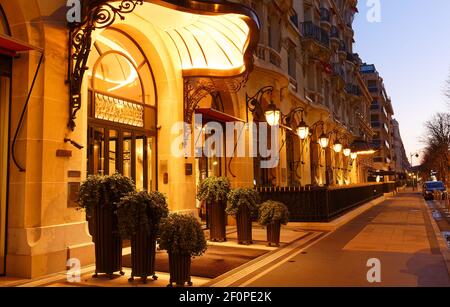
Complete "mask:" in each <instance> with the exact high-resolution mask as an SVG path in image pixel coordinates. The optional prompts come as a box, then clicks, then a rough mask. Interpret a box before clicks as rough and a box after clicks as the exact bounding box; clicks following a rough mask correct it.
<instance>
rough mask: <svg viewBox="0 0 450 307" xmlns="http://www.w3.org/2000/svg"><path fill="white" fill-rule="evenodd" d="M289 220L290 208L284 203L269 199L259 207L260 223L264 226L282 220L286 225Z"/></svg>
mask: <svg viewBox="0 0 450 307" xmlns="http://www.w3.org/2000/svg"><path fill="white" fill-rule="evenodd" d="M288 221H289V210H288V208H287V207H286V205H284V204H283V203H280V202H278V201H273V200H268V201H266V202H264V203H263V204H261V206H260V207H259V223H260V224H261V225H263V226H267V225H269V224H273V223H277V222H280V224H282V225H286V224H287V223H288Z"/></svg>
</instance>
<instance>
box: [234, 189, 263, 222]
mask: <svg viewBox="0 0 450 307" xmlns="http://www.w3.org/2000/svg"><path fill="white" fill-rule="evenodd" d="M227 199H228V205H227V209H226V212H227V213H228V214H230V215H233V216H236V215H237V214H238V212H239V208H240V207H241V206H247V208H248V209H249V211H250V214H251V215H252V216H255V215H256V214H257V213H258V204H259V194H258V192H256V191H255V190H254V189H248V188H237V189H233V190H231V191H230V192H229V193H228V195H227Z"/></svg>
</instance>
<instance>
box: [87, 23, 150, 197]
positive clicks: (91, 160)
mask: <svg viewBox="0 0 450 307" xmlns="http://www.w3.org/2000/svg"><path fill="white" fill-rule="evenodd" d="M90 67H92V70H90V71H89V73H88V75H89V82H88V84H89V89H88V95H89V97H88V149H87V172H88V174H89V175H112V174H114V173H116V172H118V173H121V174H123V175H125V176H127V177H129V178H131V179H133V181H134V182H135V183H136V187H137V189H138V190H147V191H151V190H155V189H156V188H157V186H156V185H157V180H156V104H157V97H156V96H157V95H156V90H155V82H154V78H153V73H152V70H151V67H150V64H149V62H148V60H147V58H146V57H145V55H144V53H143V51H142V50H141V48H140V47H139V45H138V44H137V43H136V41H135V40H134V39H133V38H132V37H130V36H129V35H128V34H126V33H125V32H124V31H122V30H119V29H116V28H114V27H110V28H108V29H106V30H104V31H103V32H102V33H100V34H99V35H98V36H97V38H96V41H95V43H94V44H93V48H92V53H91V57H90Z"/></svg>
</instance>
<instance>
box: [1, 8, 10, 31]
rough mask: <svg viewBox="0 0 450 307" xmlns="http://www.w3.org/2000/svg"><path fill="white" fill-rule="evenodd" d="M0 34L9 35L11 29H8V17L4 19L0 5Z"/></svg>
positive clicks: (3, 12) (4, 15)
mask: <svg viewBox="0 0 450 307" xmlns="http://www.w3.org/2000/svg"><path fill="white" fill-rule="evenodd" d="M0 34H4V35H9V36H10V35H11V30H10V29H9V25H8V19H6V14H5V11H3V8H2V6H1V5H0Z"/></svg>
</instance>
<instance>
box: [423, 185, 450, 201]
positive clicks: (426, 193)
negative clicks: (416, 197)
mask: <svg viewBox="0 0 450 307" xmlns="http://www.w3.org/2000/svg"><path fill="white" fill-rule="evenodd" d="M435 192H442V193H444V195H443V196H444V198H447V188H446V187H445V185H444V183H443V182H442V181H427V182H425V183H424V184H423V187H422V195H423V197H424V198H425V200H433V199H434V193H435Z"/></svg>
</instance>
